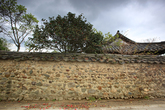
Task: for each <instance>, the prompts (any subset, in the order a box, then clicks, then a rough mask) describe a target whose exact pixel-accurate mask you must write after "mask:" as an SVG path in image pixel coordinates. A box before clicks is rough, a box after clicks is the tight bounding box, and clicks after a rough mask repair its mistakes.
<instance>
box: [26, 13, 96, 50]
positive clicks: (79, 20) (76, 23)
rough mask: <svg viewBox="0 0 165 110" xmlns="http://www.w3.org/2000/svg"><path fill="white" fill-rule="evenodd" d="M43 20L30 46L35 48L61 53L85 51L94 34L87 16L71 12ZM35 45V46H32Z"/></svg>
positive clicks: (37, 27) (36, 29)
mask: <svg viewBox="0 0 165 110" xmlns="http://www.w3.org/2000/svg"><path fill="white" fill-rule="evenodd" d="M42 20H43V24H44V25H42V26H41V27H39V26H36V28H35V31H34V34H33V38H29V39H30V40H31V41H32V42H33V43H31V44H29V46H31V47H34V48H35V50H38V49H42V48H49V49H53V50H56V49H57V50H58V51H59V52H61V53H76V52H84V51H85V49H87V48H86V46H88V44H89V43H90V39H91V38H90V37H91V36H92V35H93V31H92V26H93V25H92V24H90V23H87V20H86V19H85V17H83V16H82V14H81V15H79V16H78V17H76V16H75V14H73V13H71V12H69V13H68V14H67V16H64V17H61V16H60V15H58V16H57V17H56V18H54V17H49V21H47V20H44V19H42ZM32 45H33V46H32Z"/></svg>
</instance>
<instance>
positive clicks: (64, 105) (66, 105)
mask: <svg viewBox="0 0 165 110" xmlns="http://www.w3.org/2000/svg"><path fill="white" fill-rule="evenodd" d="M152 104H165V98H154V99H128V100H124V99H109V100H96V101H87V100H81V101H69V100H66V101H0V110H9V108H10V109H11V108H12V109H13V110H18V109H19V110H29V109H32V110H45V109H49V108H59V109H74V110H75V108H78V109H88V108H93V107H108V108H111V107H116V106H132V105H144V106H149V105H152Z"/></svg>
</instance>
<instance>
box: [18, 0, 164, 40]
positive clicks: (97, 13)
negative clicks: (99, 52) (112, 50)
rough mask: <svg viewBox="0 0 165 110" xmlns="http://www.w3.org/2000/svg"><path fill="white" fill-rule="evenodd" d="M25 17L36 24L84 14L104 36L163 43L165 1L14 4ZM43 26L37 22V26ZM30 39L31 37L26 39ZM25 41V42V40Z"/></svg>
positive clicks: (62, 0)
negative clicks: (121, 35)
mask: <svg viewBox="0 0 165 110" xmlns="http://www.w3.org/2000/svg"><path fill="white" fill-rule="evenodd" d="M17 1H18V4H21V5H24V6H25V7H26V8H27V12H28V13H32V14H33V15H35V17H37V19H38V20H41V19H42V18H45V19H48V17H52V16H54V17H56V16H57V15H61V16H62V17H63V16H66V15H67V13H68V12H72V13H75V14H76V16H78V15H80V14H81V13H83V16H85V18H87V21H88V22H90V23H91V24H93V27H94V28H96V29H97V30H100V31H102V32H103V33H104V34H105V33H107V32H110V33H111V34H112V35H114V34H116V32H117V30H120V32H122V31H123V33H124V32H125V31H127V30H129V32H128V33H127V37H129V38H130V39H132V40H134V41H137V42H142V41H143V40H144V39H149V38H155V37H157V38H158V39H159V40H157V41H163V40H164V41H165V37H164V36H165V34H164V29H165V15H164V10H165V7H164V4H165V0H17ZM40 24H42V22H41V21H40V22H39V25H40ZM29 37H30V36H29ZM26 40H27V38H26Z"/></svg>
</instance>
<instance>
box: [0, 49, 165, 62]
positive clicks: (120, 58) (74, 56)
mask: <svg viewBox="0 0 165 110" xmlns="http://www.w3.org/2000/svg"><path fill="white" fill-rule="evenodd" d="M0 60H16V61H24V60H36V61H39V60H41V61H78V62H102V63H119V64H125V63H151V64H165V56H160V55H121V54H84V53H66V54H65V53H43V52H8V51H0Z"/></svg>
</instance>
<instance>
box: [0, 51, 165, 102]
mask: <svg viewBox="0 0 165 110" xmlns="http://www.w3.org/2000/svg"><path fill="white" fill-rule="evenodd" d="M145 96H149V97H164V96H165V57H163V56H135V55H131V56H129V55H124V56H123V55H101V54H100V55H94V54H52V53H21V52H20V53H17V52H0V99H1V100H53V99H56V100H82V99H88V98H89V97H95V98H106V99H109V98H124V99H128V98H142V97H145Z"/></svg>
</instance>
